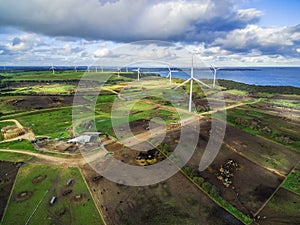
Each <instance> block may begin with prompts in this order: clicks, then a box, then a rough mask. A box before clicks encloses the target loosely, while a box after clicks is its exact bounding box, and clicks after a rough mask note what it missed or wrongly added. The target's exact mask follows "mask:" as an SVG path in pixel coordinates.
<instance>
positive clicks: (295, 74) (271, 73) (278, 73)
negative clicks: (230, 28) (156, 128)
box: [172, 67, 300, 88]
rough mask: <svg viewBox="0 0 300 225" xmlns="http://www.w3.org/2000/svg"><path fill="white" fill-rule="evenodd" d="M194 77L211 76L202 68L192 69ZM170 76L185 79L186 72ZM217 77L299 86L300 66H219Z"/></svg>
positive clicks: (271, 84) (248, 82) (255, 82)
mask: <svg viewBox="0 0 300 225" xmlns="http://www.w3.org/2000/svg"><path fill="white" fill-rule="evenodd" d="M194 74H195V77H198V78H200V79H201V78H212V74H211V73H209V72H206V71H205V72H204V71H202V70H195V71H194ZM172 77H176V78H183V79H187V78H188V77H189V72H188V74H184V73H182V72H178V73H175V72H174V73H172ZM217 79H223V80H233V81H236V82H241V83H246V84H255V85H268V86H269V85H270V86H293V87H299V88H300V67H251V68H249V67H245V68H229V67H226V68H221V69H220V70H218V71H217Z"/></svg>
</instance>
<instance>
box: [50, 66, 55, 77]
mask: <svg viewBox="0 0 300 225" xmlns="http://www.w3.org/2000/svg"><path fill="white" fill-rule="evenodd" d="M55 69H56V68H55V67H54V66H51V67H50V68H49V70H52V74H53V75H54V74H55Z"/></svg>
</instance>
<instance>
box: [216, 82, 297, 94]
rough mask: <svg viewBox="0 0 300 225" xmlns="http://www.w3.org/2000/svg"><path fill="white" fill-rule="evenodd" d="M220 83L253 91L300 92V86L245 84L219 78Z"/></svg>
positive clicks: (223, 85) (227, 87)
mask: <svg viewBox="0 0 300 225" xmlns="http://www.w3.org/2000/svg"><path fill="white" fill-rule="evenodd" d="M218 83H219V85H221V86H222V87H225V88H226V89H236V90H241V91H248V92H252V93H253V94H255V93H258V92H267V93H271V94H300V88H297V87H292V86H260V85H253V84H244V83H240V82H235V81H231V80H218Z"/></svg>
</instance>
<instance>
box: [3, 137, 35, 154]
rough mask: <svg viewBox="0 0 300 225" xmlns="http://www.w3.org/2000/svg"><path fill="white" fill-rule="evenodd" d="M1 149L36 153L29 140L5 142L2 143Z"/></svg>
mask: <svg viewBox="0 0 300 225" xmlns="http://www.w3.org/2000/svg"><path fill="white" fill-rule="evenodd" d="M0 149H14V150H25V151H30V152H35V151H36V150H35V148H34V147H33V145H32V144H31V143H30V142H29V141H28V140H22V141H18V140H17V141H9V142H3V143H0Z"/></svg>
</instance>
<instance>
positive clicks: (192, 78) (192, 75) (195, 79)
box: [175, 55, 211, 112]
mask: <svg viewBox="0 0 300 225" xmlns="http://www.w3.org/2000/svg"><path fill="white" fill-rule="evenodd" d="M193 81H196V82H197V83H199V84H202V85H204V86H206V87H208V88H211V87H210V86H208V85H207V84H205V83H203V82H202V81H200V80H198V79H197V78H195V77H194V58H193V55H192V67H191V77H190V78H189V79H187V80H186V81H184V82H183V83H181V84H179V85H178V86H177V87H176V88H175V89H177V88H179V87H181V86H182V85H185V84H186V83H188V82H190V96H189V112H192V95H193Z"/></svg>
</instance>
